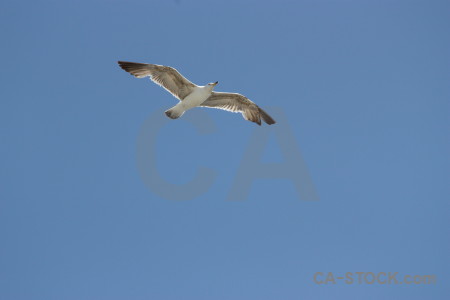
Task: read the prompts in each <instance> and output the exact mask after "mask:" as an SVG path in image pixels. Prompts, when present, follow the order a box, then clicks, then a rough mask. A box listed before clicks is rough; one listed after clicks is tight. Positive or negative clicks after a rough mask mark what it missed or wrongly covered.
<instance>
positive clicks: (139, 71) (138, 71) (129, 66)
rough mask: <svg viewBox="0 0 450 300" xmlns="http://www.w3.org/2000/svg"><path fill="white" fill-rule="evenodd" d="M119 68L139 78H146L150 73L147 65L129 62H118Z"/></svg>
mask: <svg viewBox="0 0 450 300" xmlns="http://www.w3.org/2000/svg"><path fill="white" fill-rule="evenodd" d="M117 63H118V64H119V66H120V67H121V68H122V69H124V70H125V71H127V72H128V73H130V74H132V75H134V76H135V77H137V78H141V77H145V76H146V75H147V73H148V70H147V68H146V66H147V64H143V63H135V62H129V61H120V60H119V61H118V62H117Z"/></svg>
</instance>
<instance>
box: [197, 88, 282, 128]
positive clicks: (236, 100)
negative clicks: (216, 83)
mask: <svg viewBox="0 0 450 300" xmlns="http://www.w3.org/2000/svg"><path fill="white" fill-rule="evenodd" d="M200 106H204V107H212V108H218V109H223V110H227V111H231V112H235V113H239V112H240V113H242V116H243V117H244V119H246V120H249V121H251V122H255V123H257V124H258V125H261V118H262V119H263V120H264V122H266V123H267V124H269V125H272V124H275V120H274V119H272V117H271V116H269V114H267V113H266V112H265V111H264V110H262V109H261V108H260V107H259V106H258V105H256V104H255V103H253V102H252V101H250V99H248V98H247V97H245V96H243V95H241V94H236V93H221V92H213V93H212V94H211V96H210V97H209V98H208V99H206V100H205V102H203V103H202V104H201V105H200Z"/></svg>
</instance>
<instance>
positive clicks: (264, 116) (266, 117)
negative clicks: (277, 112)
mask: <svg viewBox="0 0 450 300" xmlns="http://www.w3.org/2000/svg"><path fill="white" fill-rule="evenodd" d="M258 108H259V113H260V114H261V117H262V119H263V120H264V122H266V123H267V124H269V125H272V124H275V123H276V122H275V120H274V119H272V117H271V116H269V114H268V113H266V112H265V111H264V110H263V109H262V108H260V107H258Z"/></svg>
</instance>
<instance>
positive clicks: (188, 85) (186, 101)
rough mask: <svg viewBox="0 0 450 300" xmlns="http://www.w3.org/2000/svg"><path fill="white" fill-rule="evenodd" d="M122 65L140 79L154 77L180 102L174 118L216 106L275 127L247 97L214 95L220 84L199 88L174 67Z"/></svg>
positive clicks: (172, 112) (170, 114)
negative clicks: (187, 112) (192, 109)
mask: <svg viewBox="0 0 450 300" xmlns="http://www.w3.org/2000/svg"><path fill="white" fill-rule="evenodd" d="M118 63H119V66H120V67H121V68H122V69H124V70H125V71H127V72H129V73H130V74H132V75H134V77H136V78H144V77H150V79H151V80H152V81H153V82H154V83H156V84H158V85H159V86H161V87H163V88H165V89H166V90H167V91H168V92H169V93H171V94H172V95H173V96H175V98H177V99H178V100H180V102H179V103H178V104H177V105H175V106H174V107H172V108H170V109H168V110H166V111H165V113H166V115H167V116H168V117H169V118H171V119H178V118H179V117H181V116H182V115H183V114H184V112H185V111H187V110H189V109H191V108H194V107H212V108H218V109H223V110H226V111H231V112H235V113H242V116H243V117H244V119H246V120H248V121H251V122H255V123H256V124H258V125H261V119H263V120H264V122H266V123H267V124H269V125H272V124H275V120H274V119H272V117H271V116H269V114H267V113H266V112H265V111H264V110H262V109H261V108H260V107H259V106H258V105H256V104H255V103H253V102H252V101H250V99H248V98H247V97H245V96H243V95H241V94H237V93H222V92H214V91H213V89H214V87H215V86H216V85H217V84H218V83H219V82H218V81H216V82H214V83H208V84H207V85H205V86H199V85H196V84H194V83H192V82H190V81H189V80H187V79H186V78H185V77H183V75H181V74H180V73H179V72H178V71H177V70H176V69H175V68H172V67H168V66H162V65H152V64H143V63H135V62H127V61H119V62H118Z"/></svg>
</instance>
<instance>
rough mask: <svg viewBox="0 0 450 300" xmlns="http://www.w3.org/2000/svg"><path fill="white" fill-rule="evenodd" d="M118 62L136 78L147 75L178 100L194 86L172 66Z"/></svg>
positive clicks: (190, 91)
mask: <svg viewBox="0 0 450 300" xmlns="http://www.w3.org/2000/svg"><path fill="white" fill-rule="evenodd" d="M118 63H119V66H120V67H121V68H122V69H124V70H125V71H127V72H129V73H131V74H132V75H134V76H135V77H137V78H143V77H147V76H149V77H150V79H151V80H152V81H153V82H155V83H156V84H158V85H160V86H162V87H163V88H165V89H166V90H167V91H168V92H169V93H171V94H172V95H174V96H175V97H176V98H178V99H179V100H183V99H184V98H185V97H186V96H187V95H189V94H190V93H192V91H193V89H194V88H195V87H196V85H195V84H193V83H192V82H190V81H189V80H187V79H186V78H185V77H183V75H181V74H180V73H179V72H178V71H177V70H176V69H174V68H172V67H167V66H161V65H152V64H142V63H134V62H127V61H119V62H118Z"/></svg>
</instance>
